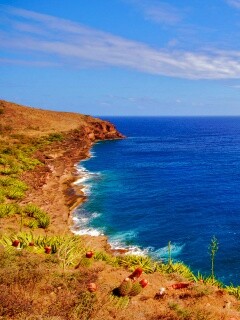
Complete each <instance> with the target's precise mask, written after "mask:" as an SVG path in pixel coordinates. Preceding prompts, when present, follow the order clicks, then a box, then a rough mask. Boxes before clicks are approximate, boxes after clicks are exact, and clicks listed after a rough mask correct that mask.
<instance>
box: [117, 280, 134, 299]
mask: <svg viewBox="0 0 240 320" xmlns="http://www.w3.org/2000/svg"><path fill="white" fill-rule="evenodd" d="M131 289H132V281H131V279H130V278H125V279H124V280H123V282H122V283H121V284H120V286H119V288H118V291H119V294H120V295H121V296H122V297H124V296H126V295H128V294H129V292H130V291H131Z"/></svg>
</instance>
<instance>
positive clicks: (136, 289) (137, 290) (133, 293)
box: [129, 282, 142, 297]
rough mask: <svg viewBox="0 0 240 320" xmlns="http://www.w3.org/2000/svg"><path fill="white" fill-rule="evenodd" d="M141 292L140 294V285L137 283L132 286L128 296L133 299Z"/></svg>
mask: <svg viewBox="0 0 240 320" xmlns="http://www.w3.org/2000/svg"><path fill="white" fill-rule="evenodd" d="M141 292H142V286H141V284H140V283H139V282H134V283H133V285H132V289H131V291H130V292H129V295H130V296H132V297H134V296H137V295H138V294H139V293H141Z"/></svg>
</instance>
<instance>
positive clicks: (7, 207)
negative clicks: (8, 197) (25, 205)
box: [0, 203, 21, 218]
mask: <svg viewBox="0 0 240 320" xmlns="http://www.w3.org/2000/svg"><path fill="white" fill-rule="evenodd" d="M16 213H21V208H20V207H19V205H17V204H15V203H1V204H0V218H4V217H7V216H12V215H14V214H16Z"/></svg>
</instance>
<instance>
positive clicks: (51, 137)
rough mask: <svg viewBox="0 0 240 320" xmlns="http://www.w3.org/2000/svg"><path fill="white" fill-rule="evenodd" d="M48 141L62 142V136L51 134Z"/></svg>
mask: <svg viewBox="0 0 240 320" xmlns="http://www.w3.org/2000/svg"><path fill="white" fill-rule="evenodd" d="M48 141H50V142H54V141H63V135H62V134H61V133H51V134H50V135H49V137H48Z"/></svg>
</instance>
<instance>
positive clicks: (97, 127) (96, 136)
mask: <svg viewBox="0 0 240 320" xmlns="http://www.w3.org/2000/svg"><path fill="white" fill-rule="evenodd" d="M84 130H85V132H86V133H87V134H88V138H89V139H90V140H91V141H96V140H107V139H122V138H124V136H123V135H122V134H121V133H120V132H118V131H117V129H116V128H115V126H114V125H113V124H111V123H110V122H108V121H103V120H100V121H89V124H88V125H87V126H86V127H84Z"/></svg>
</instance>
